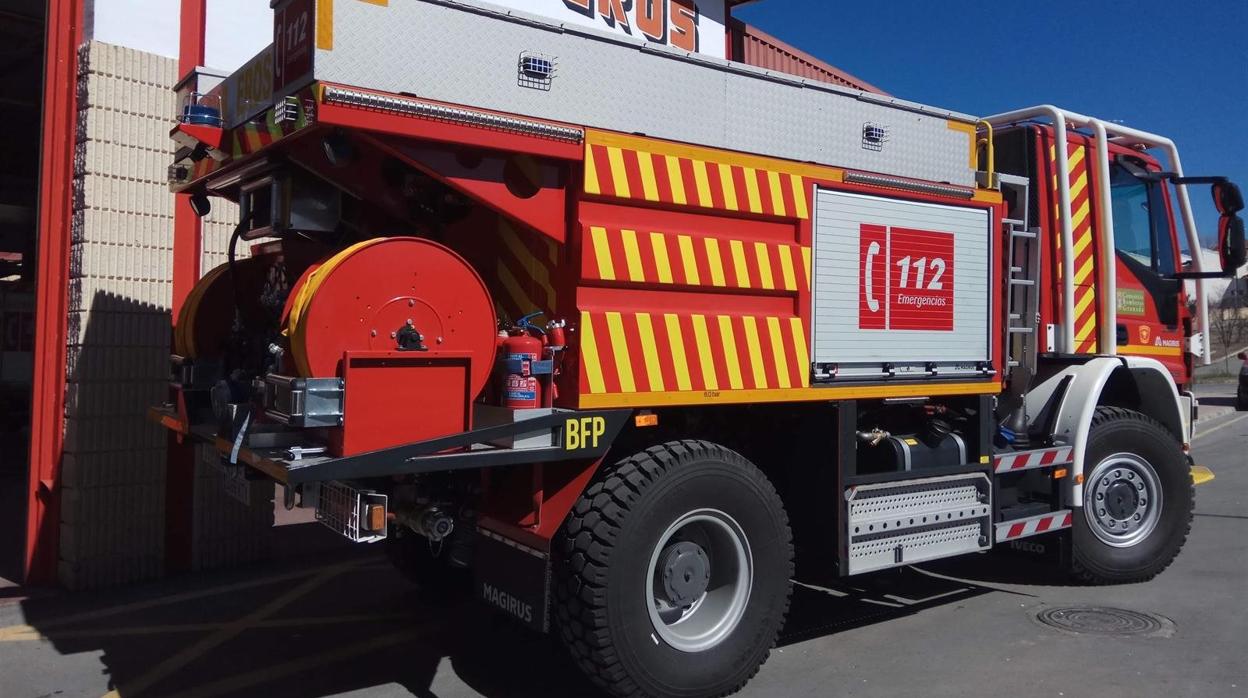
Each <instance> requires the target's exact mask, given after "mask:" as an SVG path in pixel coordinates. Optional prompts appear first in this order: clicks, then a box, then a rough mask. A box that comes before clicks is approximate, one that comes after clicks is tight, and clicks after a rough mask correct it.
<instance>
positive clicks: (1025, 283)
mask: <svg viewBox="0 0 1248 698" xmlns="http://www.w3.org/2000/svg"><path fill="white" fill-rule="evenodd" d="M1010 283H1011V284H1013V285H1015V286H1035V285H1036V282H1035V281H1033V280H1031V279H1010Z"/></svg>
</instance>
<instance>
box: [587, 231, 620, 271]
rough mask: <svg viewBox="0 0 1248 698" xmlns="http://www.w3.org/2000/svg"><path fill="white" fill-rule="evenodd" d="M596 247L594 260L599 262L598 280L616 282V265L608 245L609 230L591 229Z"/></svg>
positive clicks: (591, 236) (590, 232)
mask: <svg viewBox="0 0 1248 698" xmlns="http://www.w3.org/2000/svg"><path fill="white" fill-rule="evenodd" d="M589 236H590V239H591V240H593V245H594V259H596V260H598V278H600V279H603V280H605V281H615V263H614V262H612V261H611V246H610V245H609V244H608V243H607V229H606V228H601V227H598V226H593V227H591V228H590V229H589Z"/></svg>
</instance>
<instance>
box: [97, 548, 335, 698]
mask: <svg viewBox="0 0 1248 698" xmlns="http://www.w3.org/2000/svg"><path fill="white" fill-rule="evenodd" d="M355 564H357V563H355V562H348V563H343V564H340V565H334V566H333V567H329V568H327V569H325V570H323V571H321V572H319V573H317V574H316V575H315V576H313V577H312V578H311V579H307V580H305V581H304V582H303V583H301V584H300V585H299V586H296V587H294V588H293V589H290V590H288V591H287V592H286V593H284V594H282V595H281V596H278V597H277V598H276V599H273V600H272V601H270V602H269V603H267V604H265V605H263V606H261V607H260V608H258V609H256V610H255V611H252V612H251V613H248V614H247V615H245V616H243V617H242V618H239V619H238V620H236V621H234V622H232V623H229V624H227V625H225V626H224V627H222V628H221V629H219V630H217V631H216V632H215V633H213V634H211V635H209V636H208V637H205V638H203V639H202V640H200V641H198V642H196V643H194V644H192V645H191V646H190V647H186V648H185V649H183V650H181V651H180V652H177V653H175V654H174V655H172V656H170V657H168V658H167V659H165V660H164V661H162V662H160V663H158V664H157V665H156V666H154V667H152V668H151V669H150V670H148V671H147V672H146V673H144V674H143V675H141V676H139V677H138V678H136V679H134V681H128V682H127V683H126V684H125V685H124V686H118V687H117V688H116V689H114V690H112V691H110V692H109V693H107V694H105V697H106V698H112V697H114V696H116V697H118V698H120V696H121V695H122V694H123V693H124V694H125V695H130V696H132V695H136V694H139V693H142V692H143V691H146V690H147V689H149V688H151V687H152V686H154V685H156V684H157V683H159V682H161V681H163V680H164V679H166V678H169V677H170V676H172V675H174V674H176V673H177V672H178V670H179V669H181V668H182V667H184V666H186V665H187V664H190V663H191V662H193V661H195V660H196V659H198V658H199V657H201V656H203V655H204V654H206V653H207V652H209V651H210V650H212V649H213V648H215V647H218V646H220V645H223V644H225V643H226V642H229V641H230V640H232V639H234V638H235V637H237V636H238V635H239V634H240V633H242V632H243V631H244V630H246V629H248V628H251V627H254V626H255V624H256V623H259V622H261V621H263V620H265V619H266V618H268V617H269V616H271V615H273V614H274V613H277V612H278V611H280V610H282V609H283V608H285V607H286V606H289V605H290V604H292V603H294V602H295V601H297V600H299V599H300V598H302V597H304V596H306V595H307V594H309V593H311V592H312V591H313V590H315V589H316V588H317V587H319V586H322V585H324V584H325V583H327V582H329V581H330V580H332V579H333V578H334V577H337V576H338V575H340V574H342V573H343V572H345V571H346V570H347V569H349V568H350V567H352V566H353V565H355Z"/></svg>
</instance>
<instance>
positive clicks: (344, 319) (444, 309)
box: [286, 237, 497, 397]
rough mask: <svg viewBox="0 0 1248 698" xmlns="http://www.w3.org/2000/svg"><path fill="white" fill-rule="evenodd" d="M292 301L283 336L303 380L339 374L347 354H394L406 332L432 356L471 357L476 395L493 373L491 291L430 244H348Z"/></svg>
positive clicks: (304, 281)
mask: <svg viewBox="0 0 1248 698" xmlns="http://www.w3.org/2000/svg"><path fill="white" fill-rule="evenodd" d="M291 297H292V298H293V299H294V300H293V302H292V303H291V306H290V311H289V312H290V315H289V317H288V319H287V325H286V330H287V337H288V339H289V340H290V349H291V354H292V356H291V358H292V359H293V360H294V363H295V366H296V367H297V370H298V372H299V373H300V374H301V375H303V376H308V377H313V376H315V377H328V376H336V375H341V363H342V359H343V353H344V352H347V351H394V350H396V349H399V348H400V341H401V340H402V339H403V334H404V328H413V329H414V330H415V331H417V332H419V333H420V334H421V335H422V337H423V345H424V346H425V347H427V348H428V350H429V351H430V352H438V351H455V352H461V351H463V352H472V368H471V374H470V375H471V390H472V395H474V396H475V395H477V394H478V393H480V391H481V390H482V388H484V387H485V384H486V382H487V381H488V380H489V377H490V373H491V371H492V370H493V362H494V349H495V342H496V337H497V320H496V319H495V316H494V303H493V301H492V300H491V299H490V293H489V291H488V290H487V289H486V287H485V283H484V282H482V281H481V277H480V276H478V275H477V272H476V271H475V270H474V269H473V268H472V267H471V266H470V265H469V264H468V262H466V261H464V259H463V258H462V257H460V256H459V255H457V254H455V253H454V252H452V251H451V250H450V249H448V248H446V247H444V246H442V245H439V244H438V243H436V242H433V241H431V240H425V239H423V238H415V237H391V238H376V239H373V240H369V241H366V242H362V243H359V244H357V245H353V246H352V247H349V248H347V249H345V250H343V251H341V252H339V253H337V254H335V255H334V256H332V257H330V258H329V259H327V260H325V261H324V262H323V263H322V264H321V265H320V266H319V267H318V268H316V269H315V270H314V271H312V272H311V273H308V274H304V276H303V278H301V279H300V280H299V282H298V284H297V285H296V287H295V288H294V289H292V292H291ZM408 333H409V334H410V331H409V332H408ZM420 353H421V352H418V351H412V354H413V355H414V356H419V354H420ZM413 397H419V396H413Z"/></svg>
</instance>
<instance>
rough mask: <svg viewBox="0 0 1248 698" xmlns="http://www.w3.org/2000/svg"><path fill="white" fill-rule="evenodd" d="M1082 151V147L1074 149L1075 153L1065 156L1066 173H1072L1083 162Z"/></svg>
mask: <svg viewBox="0 0 1248 698" xmlns="http://www.w3.org/2000/svg"><path fill="white" fill-rule="evenodd" d="M1083 150H1084V149H1083V147H1082V146H1080V147H1078V148H1075V152H1073V153H1071V154H1070V155H1068V156H1066V171H1067V172H1071V173H1074V171H1075V168H1076V167H1078V166H1079V163H1081V162H1083Z"/></svg>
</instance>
